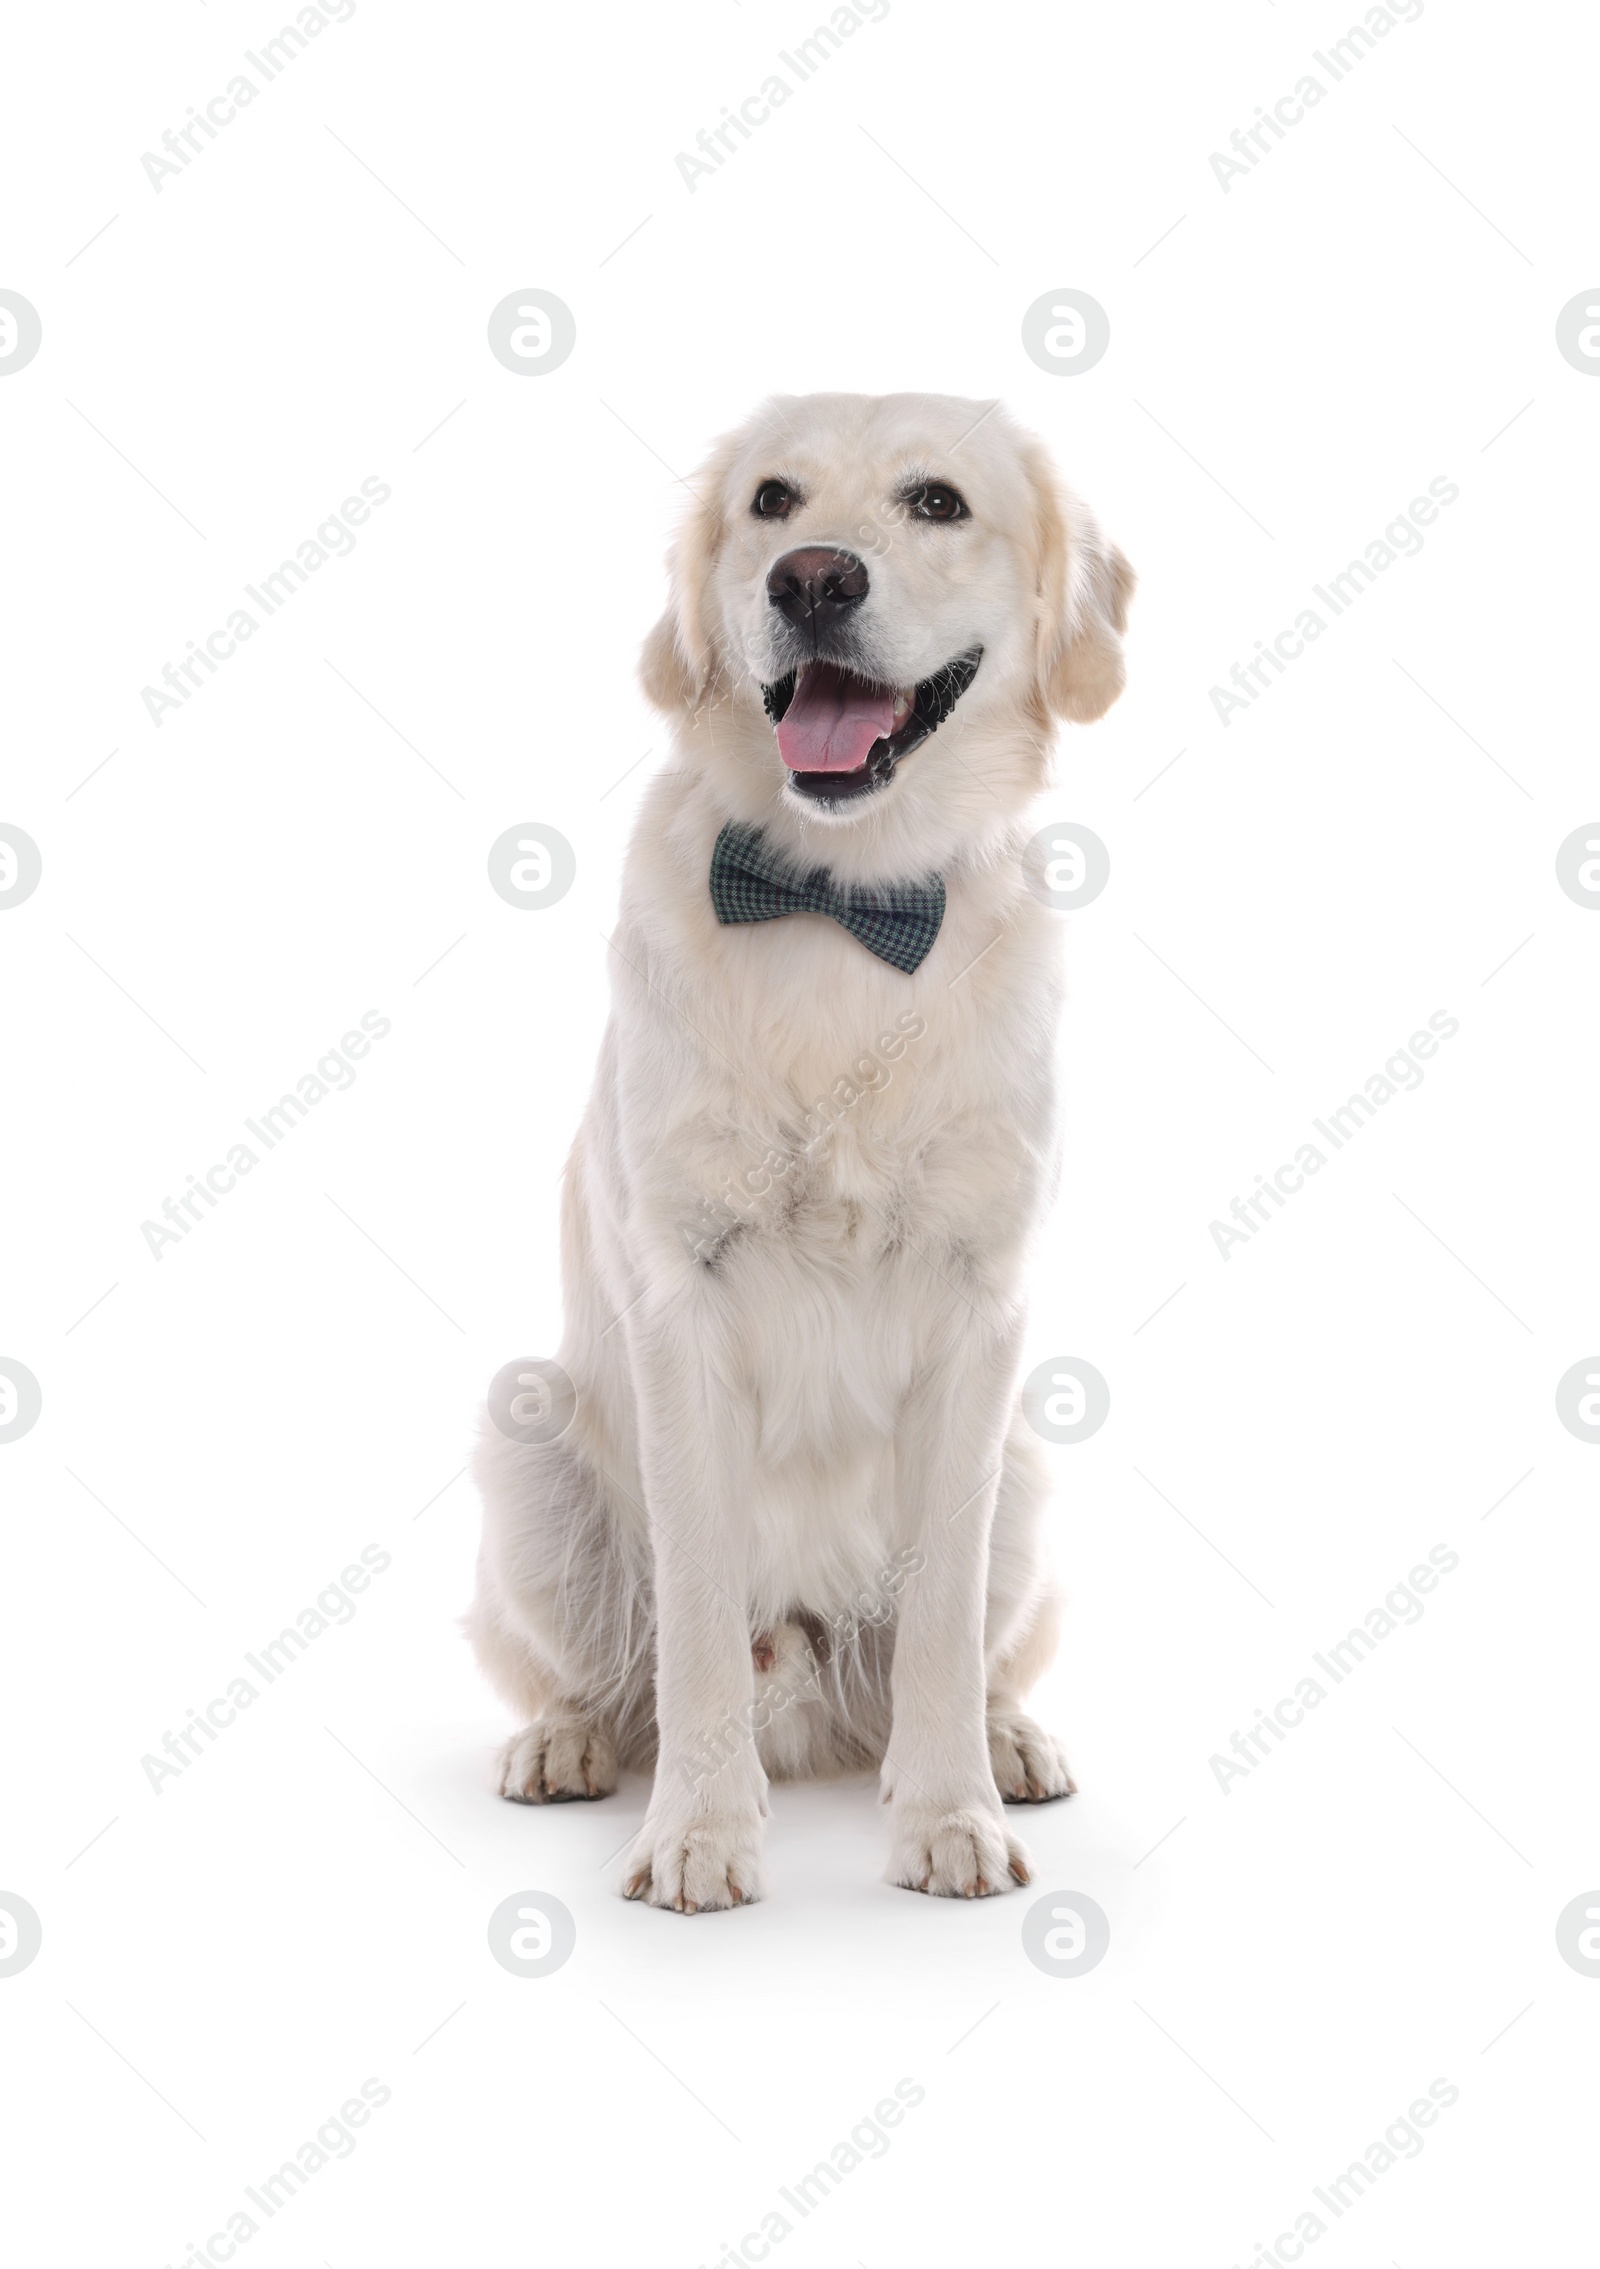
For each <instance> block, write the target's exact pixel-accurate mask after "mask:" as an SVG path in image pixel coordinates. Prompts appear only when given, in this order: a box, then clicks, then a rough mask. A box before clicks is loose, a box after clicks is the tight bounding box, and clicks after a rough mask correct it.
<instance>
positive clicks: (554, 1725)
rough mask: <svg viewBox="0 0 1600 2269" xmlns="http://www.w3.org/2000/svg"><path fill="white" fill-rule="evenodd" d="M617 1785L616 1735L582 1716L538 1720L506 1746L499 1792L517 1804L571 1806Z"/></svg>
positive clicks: (606, 1792)
mask: <svg viewBox="0 0 1600 2269" xmlns="http://www.w3.org/2000/svg"><path fill="white" fill-rule="evenodd" d="M616 1785H617V1754H616V1751H615V1749H613V1747H612V1745H611V1736H610V1735H609V1734H608V1733H604V1732H602V1731H601V1729H600V1728H599V1727H598V1726H594V1725H589V1724H587V1723H586V1722H585V1721H584V1719H582V1718H579V1717H547V1718H535V1719H534V1721H533V1723H532V1725H525V1726H524V1727H523V1729H522V1731H521V1732H520V1733H517V1734H513V1735H512V1737H511V1739H510V1740H509V1741H508V1742H507V1743H506V1746H505V1750H504V1752H503V1754H502V1756H501V1759H500V1794H501V1795H502V1796H504V1797H508V1798H509V1799H510V1801H511V1802H512V1803H513V1804H570V1803H572V1802H573V1801H574V1800H575V1799H588V1798H592V1797H596V1796H610V1795H611V1794H612V1792H613V1791H614V1789H615V1788H616Z"/></svg>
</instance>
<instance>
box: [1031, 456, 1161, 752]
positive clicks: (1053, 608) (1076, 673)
mask: <svg viewBox="0 0 1600 2269" xmlns="http://www.w3.org/2000/svg"><path fill="white" fill-rule="evenodd" d="M1028 460H1029V465H1028V469H1029V473H1030V475H1031V477H1032V481H1033V493H1034V523H1035V546H1036V549H1035V562H1036V574H1037V590H1038V603H1039V620H1038V646H1037V666H1038V691H1039V700H1040V703H1041V706H1042V707H1043V708H1044V710H1045V712H1046V714H1047V715H1050V714H1053V715H1055V716H1057V717H1069V718H1072V719H1073V720H1074V721H1075V722H1076V723H1078V724H1080V725H1089V724H1092V723H1093V722H1094V720H1095V718H1096V717H1103V716H1104V715H1105V713H1106V711H1107V710H1108V709H1109V708H1110V707H1111V704H1112V703H1113V701H1115V700H1116V698H1117V695H1118V694H1119V693H1120V692H1121V691H1122V688H1123V684H1124V682H1125V679H1126V675H1127V673H1126V671H1125V669H1124V667H1123V661H1122V634H1123V632H1124V631H1125V630H1126V629H1127V627H1128V601H1129V600H1130V599H1131V598H1132V596H1133V587H1134V584H1135V582H1136V580H1137V578H1136V577H1135V575H1134V572H1133V569H1132V568H1131V567H1130V566H1129V565H1128V562H1127V561H1126V560H1125V559H1124V558H1123V556H1122V554H1121V552H1119V551H1118V549H1117V547H1116V545H1115V544H1113V543H1108V542H1107V540H1106V538H1105V537H1104V536H1103V535H1102V534H1101V532H1100V526H1099V523H1098V521H1097V520H1096V519H1095V517H1094V514H1093V513H1092V512H1091V511H1090V510H1089V508H1088V506H1087V505H1086V504H1082V503H1080V502H1079V500H1078V498H1077V497H1075V496H1073V495H1071V494H1070V493H1069V491H1068V490H1066V489H1065V488H1063V487H1062V485H1061V482H1060V480H1059V479H1058V478H1057V475H1056V469H1055V467H1054V465H1052V463H1051V462H1050V459H1049V456H1048V455H1047V453H1046V452H1045V450H1044V449H1043V448H1042V447H1041V446H1040V445H1039V444H1038V443H1034V444H1033V445H1032V447H1031V448H1030V450H1029V452H1028Z"/></svg>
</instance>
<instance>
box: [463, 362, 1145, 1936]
mask: <svg viewBox="0 0 1600 2269" xmlns="http://www.w3.org/2000/svg"><path fill="white" fill-rule="evenodd" d="M690 485H691V494H692V497H693V502H692V504H691V506H690V508H689V510H688V513H687V516H686V518H685V520H684V522H683V525H682V527H681V529H680V531H679V533H678V536H677V539H676V542H675V544H674V547H673V549H672V551H671V553H670V555H669V561H668V566H669V575H670V603H669V605H668V608H667V611H666V613H665V615H664V616H663V618H662V620H661V621H660V622H659V623H658V624H657V625H656V627H655V628H654V630H652V631H651V632H650V634H649V636H648V638H647V639H646V641H645V645H644V652H643V657H642V663H641V679H642V683H643V686H644V690H645V692H646V694H647V696H648V698H649V699H650V701H651V702H652V703H653V704H654V705H655V706H656V707H657V708H659V709H661V710H663V711H665V712H666V714H667V715H668V716H669V717H670V718H671V719H672V721H673V729H674V743H673V746H674V756H673V760H672V762H671V765H670V768H668V769H665V770H663V771H662V772H661V773H660V774H659V775H657V777H656V778H655V779H654V780H653V781H652V783H651V785H650V788H649V791H648V793H647V795H646V797H645V799H644V803H643V807H642V810H641V813H640V817H639V820H638V824H637V826H636V827H635V829H634V832H633V837H632V842H631V845H630V849H629V852H628V856H627V862H626V868H625V872H624V876H623V884H622V896H621V910H620V917H619V920H618V923H617V927H616V931H615V935H614V938H613V940H612V941H611V944H612V954H611V965H612V982H613V1002H614V1005H613V1010H612V1014H611V1019H610V1023H609V1026H608V1028H607V1031H606V1035H605V1038H604V1041H603V1044H602V1047H601V1051H600V1059H599V1066H598V1071H597V1075H596V1079H595V1085H594V1091H593V1094H592V1096H591V1099H590V1102H589V1105H588V1110H587V1114H586V1116H585V1117H584V1120H583V1122H582V1125H581V1128H580V1131H579V1133H578V1136H577V1140H576V1142H575V1144H574V1147H573V1150H572V1153H571V1157H570V1160H569V1163H568V1167H567V1173H566V1180H565V1185H564V1195H563V1215H562V1273H563V1282H564V1290H565V1297H566V1310H565V1318H566V1320H565V1336H564V1338H563V1340H562V1343H561V1346H560V1349H559V1352H558V1357H557V1365H558V1366H559V1368H558V1371H557V1376H558V1377H561V1378H564V1379H565V1380H568V1381H570V1393H569V1394H568V1395H567V1397H566V1399H565V1402H564V1404H563V1410H564V1411H565V1412H569V1413H570V1417H569V1418H568V1419H567V1422H565V1423H559V1422H552V1424H551V1425H549V1426H544V1427H541V1426H539V1425H538V1424H537V1423H535V1424H533V1425H532V1426H531V1428H518V1427H508V1426H502V1425H498V1424H495V1423H493V1422H491V1421H490V1419H488V1418H487V1417H486V1418H485V1420H484V1422H483V1423H482V1425H481V1427H480V1435H479V1441H478V1446H477V1449H476V1452H475V1474H476V1479H477V1483H478V1486H479V1489H480V1492H481V1495H482V1498H483V1503H484V1524H483V1539H482V1548H481V1552H480V1557H479V1566H478V1582H477V1592H476V1597H475V1601H474V1604H473V1607H472V1609H471V1611H470V1613H469V1615H468V1617H467V1618H466V1624H467V1629H468V1631H469V1634H470V1636H471V1638H472V1640H473V1642H474V1645H475V1647H476V1651H477V1655H478V1658H479V1661H480V1664H481V1666H482V1668H483V1669H484V1671H485V1672H486V1674H487V1675H488V1677H489V1678H490V1680H491V1682H492V1683H494V1684H495V1685H496V1686H497V1687H498V1689H499V1690H500V1692H501V1693H502V1694H503V1695H504V1696H505V1697H506V1698H507V1700H508V1701H509V1702H510V1703H511V1704H512V1705H513V1707H514V1708H515V1709H517V1710H518V1711H519V1712H520V1713H522V1715H523V1716H525V1718H526V1720H527V1723H526V1725H525V1726H524V1728H523V1730H522V1731H521V1732H519V1733H517V1734H516V1735H515V1736H514V1738H513V1739H512V1740H511V1741H510V1743H509V1744H508V1745H507V1747H506V1749H505V1752H504V1755H503V1758H502V1760H501V1764H500V1778H499V1790H500V1794H501V1795H502V1796H505V1797H508V1798H510V1799H512V1800H513V1801H515V1802H518V1803H529V1804H539V1803H558V1802H561V1801H563V1800H569V1799H584V1798H595V1797H603V1796H606V1795H609V1794H610V1793H611V1792H612V1791H613V1790H614V1789H615V1787H616V1785H617V1773H618V1768H619V1766H622V1765H648V1764H650V1763H651V1762H652V1761H653V1763H654V1785H653V1790H652V1794H651V1797H650V1802H649V1807H648V1810H647V1813H646V1817H645V1821H644V1825H643V1827H642V1829H641V1831H640V1833H639V1835H638V1837H637V1839H636V1840H635V1842H634V1843H633V1845H632V1847H631V1850H630V1851H629V1854H628V1856H627V1859H626V1861H625V1863H624V1866H623V1871H622V1883H621V1888H622V1890H623V1892H624V1895H625V1896H627V1897H629V1898H634V1899H643V1900H647V1901H649V1902H650V1903H652V1904H654V1905H656V1906H661V1907H666V1908H670V1909H674V1910H676V1911H678V1912H681V1913H686V1914H696V1913H705V1912H707V1911H710V1910H715V1909H722V1908H729V1907H733V1906H738V1905H742V1904H745V1903H747V1902H749V1901H751V1900H754V1899H756V1898H758V1897H760V1896H761V1895H762V1892H763V1888H764V1879H763V1867H762V1852H761V1845H762V1820H763V1817H764V1815H765V1813H766V1809H767V1804H766V1797H767V1787H768V1781H769V1778H776V1779H785V1778H798V1777H808V1776H824V1775H833V1774H842V1773H848V1772H853V1771H863V1770H868V1769H872V1768H877V1769H878V1771H879V1773H880V1776H881V1789H882V1796H883V1801H884V1803H885V1804H886V1805H887V1806H888V1808H889V1831H890V1833H889V1842H890V1855H891V1856H890V1861H889V1870H888V1873H889V1879H890V1880H891V1881H892V1882H894V1883H896V1884H901V1885H904V1886H906V1887H907V1888H909V1889H914V1890H920V1891H926V1892H930V1893H935V1894H939V1895H943V1896H950V1897H965V1898H973V1897H981V1896H985V1895H987V1894H990V1893H994V1892H999V1891H1005V1890H1009V1889H1010V1888H1011V1887H1012V1885H1013V1884H1014V1883H1026V1882H1027V1881H1028V1880H1029V1862H1028V1857H1027V1854H1026V1851H1025V1850H1024V1847H1023V1845H1022V1844H1021V1843H1020V1842H1019V1841H1018V1840H1017V1838H1016V1837H1015V1836H1014V1835H1013V1834H1012V1833H1011V1832H1010V1829H1009V1827H1008V1825H1007V1821H1006V1816H1005V1814H1004V1812H1003V1810H1002V1805H1003V1803H1005V1802H1013V1803H1016V1804H1023V1803H1044V1802H1048V1801H1050V1800H1051V1799H1054V1798H1058V1797H1062V1796H1066V1795H1070V1794H1071V1793H1072V1789H1073V1783H1072V1780H1071V1778H1070V1776H1069V1774H1068V1770H1067V1765H1066V1761H1065V1759H1064V1757H1063V1754H1062V1752H1061V1750H1060V1748H1059V1747H1058V1745H1057V1743H1056V1742H1055V1740H1054V1739H1053V1738H1052V1737H1051V1736H1050V1735H1049V1734H1047V1733H1045V1732H1043V1731H1041V1729H1040V1728H1039V1727H1038V1726H1037V1725H1035V1724H1034V1723H1033V1721H1032V1720H1031V1719H1030V1718H1028V1717H1026V1716H1025V1715H1024V1714H1023V1711H1022V1707H1021V1704H1022V1701H1023V1698H1024V1696H1025V1695H1026V1693H1027V1691H1028V1689H1029V1687H1030V1686H1031V1684H1032V1683H1033V1682H1034V1680H1035V1679H1036V1678H1037V1677H1038V1675H1039V1674H1040V1672H1041V1671H1042V1670H1043V1669H1044V1668H1045V1667H1046V1665H1047V1664H1048V1662H1049V1660H1050V1658H1051V1656H1052V1654H1053V1652H1054V1648H1055V1643H1056V1638H1057V1632H1058V1624H1059V1606H1058V1595H1057V1592H1056V1588H1055V1585H1054V1582H1053V1579H1052V1577H1051V1575H1050V1572H1049V1570H1048V1567H1047V1565H1046V1561H1045V1557H1044V1554H1043V1552H1042V1550H1041V1539H1040V1524H1041V1515H1042V1511H1043V1507H1044V1502H1045V1496H1046V1482H1045V1476H1044V1472H1043V1469H1042V1460H1041V1453H1040V1451H1039V1447H1038V1444H1037V1442H1036V1441H1035V1440H1034V1439H1033V1437H1032V1435H1031V1431H1030V1430H1029V1429H1028V1428H1027V1427H1026V1426H1025V1424H1024V1423H1023V1422H1022V1419H1021V1414H1020V1410H1019V1409H1018V1407H1017V1380H1018V1372H1019V1367H1020V1360H1021V1354H1022V1346H1023V1305H1022V1292H1021V1277H1022V1271H1023V1263H1024V1258H1025V1251H1026V1247H1027V1244H1028V1241H1029V1238H1030V1235H1031V1233H1032V1231H1033V1230H1034V1229H1035V1227H1036V1225H1037V1224H1038V1222H1039V1220H1040V1218H1041V1216H1042V1214H1043V1213H1044V1211H1045V1209H1046V1208H1047V1206H1048V1205H1049V1204H1050V1202H1051V1200H1052V1199H1053V1196H1054V1192H1055V1183H1056V1177H1057V1171H1058V1168H1057V1147H1058V1146H1057V1109H1056V1100H1055V1094H1054V1078H1053V1071H1052V1059H1053V1054H1054V1041H1055V1027H1056V1021H1057V1014H1058V1008H1059V1003H1060V997H1061V979H1060V975H1059V968H1058V962H1059V943H1060V941H1059V935H1058V917H1057V915H1056V914H1055V913H1054V912H1053V911H1052V910H1051V908H1050V906H1049V904H1048V903H1047V897H1048V893H1047V892H1045V891H1043V890H1041V889H1039V888H1037V887H1034V886H1032V885H1033V884H1036V882H1037V877H1032V878H1030V869H1029V852H1028V846H1029V844H1030V841H1031V836H1032V830H1033V829H1036V828H1037V826H1038V819H1037V816H1035V818H1034V820H1033V823H1032V829H1031V828H1030V818H1029V814H1030V810H1031V808H1032V806H1033V805H1034V801H1035V798H1036V797H1037V795H1038V794H1039V792H1040V790H1041V789H1042V788H1043V787H1044V786H1045V784H1046V780H1047V768H1048V757H1049V748H1050V742H1051V738H1052V734H1053V731H1054V727H1055V724H1056V722H1057V721H1058V720H1060V719H1067V720H1073V721H1077V722H1080V723H1086V722H1089V721H1091V720H1093V719H1094V718H1097V717H1099V716H1100V715H1102V714H1103V712H1104V711H1105V710H1106V709H1107V708H1108V707H1109V706H1110V704H1111V703H1112V702H1113V701H1114V700H1115V699H1116V698H1117V696H1118V694H1119V693H1120V692H1121V690H1122V686H1123V681H1124V664H1123V652H1122V635H1123V631H1124V629H1125V627H1126V617H1127V607H1128V601H1129V598H1130V596H1131V593H1132V589H1133V581H1134V578H1133V574H1132V571H1131V569H1130V568H1129V566H1128V563H1127V561H1126V560H1125V559H1124V558H1123V556H1122V554H1121V553H1120V552H1119V551H1117V550H1116V549H1115V548H1114V547H1113V546H1112V545H1111V544H1109V543H1108V542H1107V540H1106V539H1105V538H1104V537H1103V536H1102V534H1101V532H1100V529H1099V527H1098V526H1097V524H1096V522H1095V520H1094V519H1093V517H1092V516H1091V514H1090V513H1089V512H1088V510H1087V509H1086V508H1085V507H1084V506H1083V505H1082V504H1081V503H1080V502H1079V501H1078V500H1077V499H1076V498H1075V497H1074V496H1073V495H1071V494H1070V493H1069V492H1068V491H1067V490H1066V489H1064V488H1063V486H1062V485H1061V483H1060V481H1059V480H1058V477H1057V475H1056V473H1055V471H1054V469H1053V466H1052V464H1051V461H1050V458H1049V456H1048V454H1047V452H1046V450H1045V448H1044V447H1043V445H1042V444H1041V443H1040V442H1039V441H1037V440H1036V439H1034V438H1032V437H1030V436H1029V435H1027V434H1026V433H1024V432H1023V431H1021V430H1020V429H1019V428H1018V427H1017V426H1016V425H1014V424H1013V422H1012V421H1011V419H1010V418H1009V417H1008V415H1007V414H1006V412H1005V411H1004V410H1003V409H1002V408H1001V407H1000V406H999V405H998V404H996V403H990V404H985V403H982V402H971V401H963V400H959V399H955V398H952V397H949V396H942V395H924V394H891V395H884V396H869V395H859V394H814V395H806V396H799V397H779V398H776V399H774V400H773V401H771V402H769V403H768V404H767V405H765V407H764V408H762V409H761V410H760V411H759V412H758V413H757V414H756V415H755V416H754V417H753V418H752V419H751V420H750V421H749V422H748V423H747V424H746V425H744V426H743V427H742V428H740V429H739V430H738V431H737V432H735V433H732V434H730V435H728V436H727V437H726V438H725V439H724V440H723V441H722V442H720V443H719V444H718V445H717V447H716V448H715V449H714V450H713V452H712V454H711V456H710V458H709V460H708V462H707V463H706V464H705V466H704V467H703V468H702V470H701V472H700V474H699V476H698V477H697V479H696V480H695V481H694V482H693V483H692V484H690ZM552 1368H554V1367H552V1366H548V1365H547V1366H545V1370H546V1371H549V1370H551V1369H552ZM533 1384H534V1385H535V1388H536V1389H537V1388H538V1382H537V1380H535V1381H533ZM545 1400H546V1403H547V1404H548V1403H549V1400H550V1398H549V1396H548V1395H546V1398H545ZM536 1406H537V1396H536V1397H535V1400H534V1402H533V1403H525V1404H524V1405H523V1407H524V1408H527V1407H536ZM519 1434H520V1435H521V1438H518V1435H519ZM530 1437H531V1438H530Z"/></svg>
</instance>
